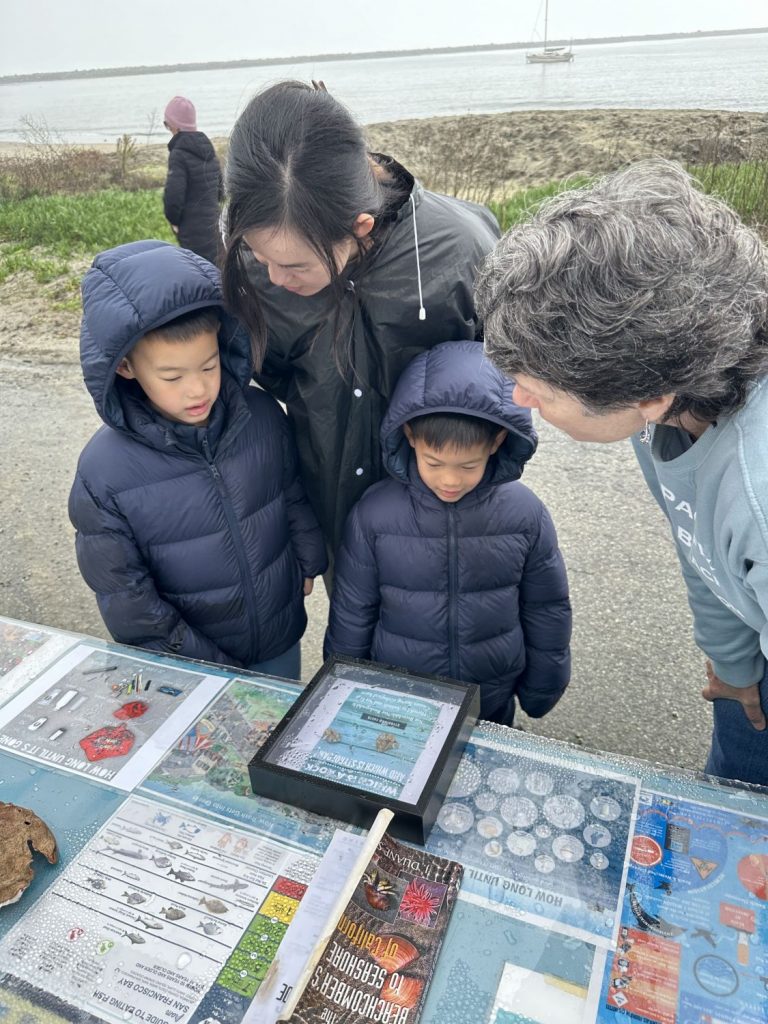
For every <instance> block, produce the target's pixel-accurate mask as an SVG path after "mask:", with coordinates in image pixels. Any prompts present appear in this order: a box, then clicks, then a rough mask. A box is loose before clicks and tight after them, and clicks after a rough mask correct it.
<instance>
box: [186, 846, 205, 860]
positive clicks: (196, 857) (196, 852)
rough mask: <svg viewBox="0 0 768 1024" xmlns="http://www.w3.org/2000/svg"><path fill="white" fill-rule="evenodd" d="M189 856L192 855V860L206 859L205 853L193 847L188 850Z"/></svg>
mask: <svg viewBox="0 0 768 1024" xmlns="http://www.w3.org/2000/svg"><path fill="white" fill-rule="evenodd" d="M187 857H190V858H191V859H192V860H198V861H199V860H205V854H204V853H200V851H199V850H193V849H192V848H191V847H190V848H189V849H188V850H187Z"/></svg>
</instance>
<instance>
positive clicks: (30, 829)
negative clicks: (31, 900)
mask: <svg viewBox="0 0 768 1024" xmlns="http://www.w3.org/2000/svg"><path fill="white" fill-rule="evenodd" d="M34 851H37V852H38V853H42V854H43V856H44V857H46V858H47V859H48V863H49V864H55V863H56V861H57V860H58V859H59V851H58V850H57V848H56V839H55V837H54V835H53V833H52V832H51V830H50V829H49V828H48V826H47V825H46V824H45V822H44V821H43V820H42V819H41V818H38V816H37V815H36V814H35V813H34V812H33V811H30V810H28V809H27V808H26V807H17V806H16V804H4V803H2V802H0V907H4V906H6V904H8V903H15V902H16V901H17V900H18V899H21V897H22V895H23V894H24V891H25V890H26V889H27V887H28V886H29V884H30V882H31V881H32V879H33V878H34V871H33V869H32V854H33V852H34Z"/></svg>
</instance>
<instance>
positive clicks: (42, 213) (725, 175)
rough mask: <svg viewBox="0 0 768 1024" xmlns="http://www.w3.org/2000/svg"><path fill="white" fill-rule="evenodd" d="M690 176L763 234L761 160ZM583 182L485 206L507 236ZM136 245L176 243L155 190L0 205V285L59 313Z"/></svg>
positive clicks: (766, 212)
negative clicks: (38, 287) (24, 278)
mask: <svg viewBox="0 0 768 1024" xmlns="http://www.w3.org/2000/svg"><path fill="white" fill-rule="evenodd" d="M689 170H690V171H691V173H692V174H694V176H695V177H696V178H697V179H698V180H699V181H700V182H701V185H702V187H703V188H704V190H705V191H706V192H711V193H715V194H717V195H718V196H720V197H721V198H723V199H725V201H726V202H728V203H729V204H730V205H731V206H733V207H734V209H736V210H737V211H738V213H739V214H740V215H741V217H742V218H743V219H744V220H745V221H746V223H748V224H751V225H754V226H755V227H757V228H758V230H760V231H761V232H762V233H763V234H765V233H766V232H768V160H753V161H744V162H741V163H730V164H729V163H722V162H715V163H711V164H704V165H702V166H699V167H690V168H689ZM589 181H590V179H589V178H585V177H576V176H574V177H571V178H567V179H565V180H564V181H554V182H550V183H549V184H547V185H541V186H536V187H533V188H527V189H522V190H521V191H519V192H516V193H514V194H513V195H512V196H510V197H509V198H508V199H506V200H504V201H503V202H495V203H491V204H490V206H491V209H492V210H493V212H494V214H495V215H496V217H497V218H498V220H499V223H500V225H501V228H502V230H503V231H506V230H507V228H509V227H511V226H512V225H513V224H518V223H520V222H521V221H524V220H525V219H526V218H528V217H530V216H531V214H532V213H533V212H534V210H535V209H536V207H537V206H539V204H540V203H541V202H543V201H544V200H545V199H548V198H549V197H550V196H553V195H557V194H558V193H560V192H562V191H563V190H565V189H568V188H576V187H580V186H582V185H587V184H589ZM140 238H158V239H162V240H164V241H168V242H173V241H174V240H175V239H174V236H173V234H172V233H171V230H170V227H169V226H168V223H167V221H166V219H165V217H164V216H163V205H162V194H161V191H160V189H144V190H136V191H123V190H122V189H116V188H110V189H105V190H102V191H95V192H86V193H78V194H73V195H69V194H60V193H59V194H54V195H44V196H32V197H30V198H28V199H6V200H4V201H3V202H0V283H2V282H3V281H5V280H6V279H7V278H8V277H10V276H11V275H13V274H16V273H19V272H22V271H26V272H29V273H31V274H32V275H33V277H34V279H35V281H36V282H37V283H39V284H42V285H47V284H51V282H59V283H58V284H56V286H55V288H54V292H55V294H54V296H53V298H54V301H56V299H57V298H58V299H59V300H60V302H59V304H60V305H62V306H63V307H64V308H71V309H75V308H77V302H78V300H77V292H76V287H77V279H78V277H79V275H80V270H81V268H82V264H83V262H84V261H86V262H87V261H89V260H90V259H92V258H93V256H95V254H96V253H97V252H100V251H101V250H102V249H109V248H111V247H112V246H115V245H120V244H122V243H123V242H132V241H135V240H136V239H140ZM74 263H77V264H78V265H77V267H75V266H73V264H74ZM65 279H66V280H65Z"/></svg>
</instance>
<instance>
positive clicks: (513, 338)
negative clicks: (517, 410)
mask: <svg viewBox="0 0 768 1024" xmlns="http://www.w3.org/2000/svg"><path fill="white" fill-rule="evenodd" d="M476 304H477V309H478V313H479V314H480V316H481V318H482V319H483V321H484V331H485V348H486V352H487V354H488V356H489V357H490V358H491V359H492V360H493V362H494V363H495V364H496V365H497V366H498V368H499V369H500V370H501V371H502V372H504V373H506V374H508V375H509V376H511V377H514V376H515V374H516V373H522V374H526V375H528V376H531V377H533V378H535V379H538V380H541V381H544V382H545V383H547V384H549V385H551V386H552V387H554V388H557V389H559V390H562V391H565V392H567V393H568V394H570V395H572V396H573V397H575V398H577V399H578V400H579V401H580V402H581V403H582V405H584V406H585V408H586V409H587V410H590V411H592V412H595V413H601V412H607V411H609V410H611V409H620V408H625V407H627V406H629V405H632V404H634V403H636V402H639V401H644V400H649V399H655V398H660V397H661V396H663V395H665V394H674V396H675V398H674V400H673V402H672V404H671V406H670V408H669V410H668V412H667V415H666V417H665V418H666V419H674V418H676V417H679V416H680V415H682V414H683V413H688V414H690V415H691V416H693V417H694V418H696V419H698V420H701V421H703V422H711V421H712V420H714V419H716V418H717V417H718V416H719V415H722V414H723V413H728V412H732V411H734V410H735V409H738V408H739V406H740V405H742V404H743V403H744V401H745V400H746V396H747V394H748V391H749V388H750V386H751V385H752V384H753V383H754V382H755V381H756V380H758V379H760V378H761V377H763V376H765V375H766V374H768V332H767V330H766V326H767V317H766V315H767V313H768V265H767V263H766V253H765V249H764V247H763V245H762V243H761V241H760V238H759V237H758V235H757V233H756V232H755V231H753V230H752V229H750V228H748V227H746V226H745V225H744V224H743V223H742V222H741V221H740V220H739V218H738V216H737V215H736V214H735V213H734V212H733V210H731V209H730V208H729V207H728V206H726V205H725V203H723V202H722V201H720V200H719V199H716V198H714V197H713V196H709V195H704V194H703V193H702V192H701V191H700V189H699V187H698V186H697V184H696V183H695V182H694V181H693V179H692V178H691V177H690V176H689V175H688V174H686V172H685V171H684V170H683V168H682V167H680V166H679V165H678V164H674V163H670V162H667V161H663V160H648V161H642V162H640V163H637V164H635V165H633V166H631V167H628V168H627V169H626V170H623V171H618V172H616V173H615V174H611V175H609V176H608V177H606V178H603V179H602V180H600V181H597V182H596V183H595V184H593V185H591V186H589V187H588V188H584V189H579V190H575V191H569V192H564V193H563V194H562V195H559V196H556V197H554V198H553V199H551V200H549V201H548V202H546V203H544V204H543V205H542V206H541V207H540V209H539V210H538V212H537V213H536V214H535V215H534V217H533V218H532V219H531V220H530V221H529V222H528V223H524V224H520V225H518V226H517V227H514V228H512V229H510V231H509V232H507V234H506V235H505V236H504V237H503V238H502V239H501V241H500V242H499V243H498V245H497V246H496V248H495V250H494V251H493V252H492V253H491V255H490V256H489V257H488V258H487V259H486V262H485V264H484V266H483V267H482V269H481V272H480V275H479V277H478V282H477V286H476Z"/></svg>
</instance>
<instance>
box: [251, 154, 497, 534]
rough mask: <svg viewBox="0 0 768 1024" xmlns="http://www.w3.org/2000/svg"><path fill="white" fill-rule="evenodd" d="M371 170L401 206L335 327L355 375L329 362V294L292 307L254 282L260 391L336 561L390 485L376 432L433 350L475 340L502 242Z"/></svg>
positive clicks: (417, 188)
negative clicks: (483, 268)
mask: <svg viewBox="0 0 768 1024" xmlns="http://www.w3.org/2000/svg"><path fill="white" fill-rule="evenodd" d="M377 159H379V160H380V162H385V163H386V166H387V168H388V169H389V170H390V173H392V174H393V175H396V176H397V178H398V185H401V186H402V191H403V192H404V194H405V196H406V198H405V201H404V202H403V203H402V205H401V206H400V208H399V209H398V210H397V213H396V214H395V215H394V217H393V218H392V222H391V224H390V225H389V228H388V230H387V231H386V232H385V237H384V239H383V241H382V242H381V243H380V244H379V245H378V246H377V249H376V251H375V252H374V253H372V255H371V257H370V258H368V259H367V260H366V261H365V265H364V266H363V267H362V268H361V269H360V271H358V272H357V273H356V272H355V269H354V268H352V269H351V271H350V274H349V278H348V281H347V291H346V296H345V299H344V303H343V307H344V308H343V309H342V311H341V316H340V318H339V322H340V323H341V324H343V325H345V326H344V330H345V331H347V332H348V339H349V345H348V350H349V353H350V358H351V364H352V365H351V369H349V370H348V371H347V372H346V374H345V375H342V373H341V372H340V371H339V369H338V368H337V365H336V361H335V360H334V349H333V342H334V331H335V328H336V317H335V316H334V313H333V311H330V310H329V300H328V293H327V291H326V290H324V291H322V292H320V293H319V294H318V295H312V296H308V297H303V296H299V295H294V294H292V293H291V292H288V291H286V290H285V289H284V288H280V287H278V286H276V285H273V284H272V283H271V282H270V280H269V275H268V272H267V269H266V268H265V267H263V266H262V265H261V264H259V263H257V262H256V261H255V260H254V261H252V265H251V267H250V270H249V274H250V281H251V286H252V287H253V288H254V289H256V291H257V292H258V295H259V300H260V302H261V304H262V308H263V310H264V315H265V318H266V322H267V327H268V348H267V355H266V359H265V362H264V366H263V368H262V371H261V373H260V374H259V375H258V377H257V379H258V381H259V383H261V384H262V386H263V387H265V388H266V389H267V390H268V391H270V392H271V393H272V394H273V395H275V396H276V397H277V398H279V399H280V400H281V401H283V402H285V404H286V406H287V408H288V415H289V417H290V419H291V421H292V423H293V427H294V432H295V436H296V442H297V445H298V449H299V461H300V467H301V475H302V479H303V480H304V484H305V486H306V488H307V494H308V496H309V500H310V502H311V503H312V507H313V508H314V510H315V514H316V515H317V517H318V519H319V520H320V525H321V527H322V530H323V533H324V535H325V538H326V542H327V543H328V545H329V547H330V549H331V550H332V551H335V550H336V548H337V547H338V545H339V543H340V541H341V537H342V533H343V530H344V523H345V521H346V518H347V515H348V514H349V511H350V509H351V508H352V506H353V505H354V504H355V502H356V501H358V499H359V498H361V497H362V495H363V493H364V492H365V491H366V490H367V488H368V487H370V486H371V484H373V483H376V481H377V480H380V479H381V478H382V477H383V476H384V475H385V470H384V468H383V466H382V461H381V450H380V446H379V427H380V426H381V421H382V419H383V417H384V413H385V412H386V409H387V405H388V404H389V399H390V397H391V395H392V391H393V389H394V386H395V384H396V383H397V379H398V377H399V376H400V373H401V372H402V370H403V369H404V368H405V367H406V366H407V365H408V363H409V362H410V361H411V360H412V359H413V358H414V356H417V355H418V354H419V353H420V352H423V351H425V350H426V349H429V348H432V346H433V345H437V344H438V343H440V342H443V341H446V340H459V339H465V338H475V337H478V335H479V328H478V320H477V314H476V313H475V306H474V301H473V285H474V279H475V272H476V269H477V267H478V265H479V264H480V263H481V261H482V260H483V258H484V257H485V256H486V254H487V253H488V252H489V251H490V250H491V249H492V248H493V246H494V245H495V243H496V241H497V239H498V237H499V227H498V224H497V222H496V219H495V218H494V216H493V214H492V213H491V212H490V210H488V209H486V208H485V207H484V206H478V205H477V204H476V203H469V202H465V201H463V200H461V199H453V198H449V197H448V196H442V195H438V194H437V193H435V192H429V191H427V190H426V189H424V188H422V187H421V185H419V184H418V182H416V181H415V180H414V178H413V176H412V175H411V174H409V173H408V171H406V170H405V168H403V167H401V166H400V165H399V164H397V163H396V162H395V161H394V160H391V159H390V158H386V157H383V158H382V157H377ZM417 238H418V246H417ZM419 274H420V277H421V289H422V297H423V307H424V310H425V312H426V318H425V319H423V320H421V319H419V308H420V301H419ZM345 337H346V336H345Z"/></svg>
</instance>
